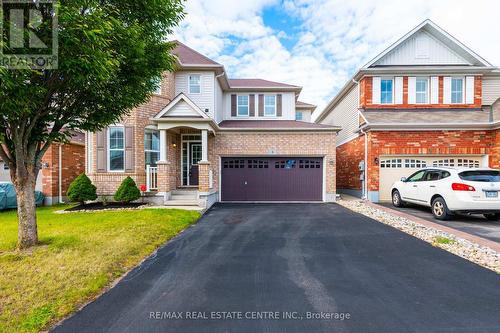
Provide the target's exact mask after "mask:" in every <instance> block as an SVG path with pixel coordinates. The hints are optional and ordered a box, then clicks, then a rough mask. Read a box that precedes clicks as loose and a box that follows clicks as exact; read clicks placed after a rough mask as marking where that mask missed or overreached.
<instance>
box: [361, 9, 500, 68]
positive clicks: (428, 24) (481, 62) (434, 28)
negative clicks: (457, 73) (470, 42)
mask: <svg viewBox="0 0 500 333" xmlns="http://www.w3.org/2000/svg"><path fill="white" fill-rule="evenodd" d="M420 32H426V33H428V34H429V35H431V36H432V37H434V38H435V39H436V40H438V41H439V42H440V43H442V44H443V45H444V46H445V47H447V48H448V49H449V50H451V51H452V52H453V53H455V54H456V55H458V56H459V57H461V58H463V59H464V60H465V61H466V62H467V63H468V64H470V65H473V66H480V67H491V66H492V65H491V64H490V63H489V62H488V61H486V60H485V59H484V58H482V57H481V56H479V55H478V54H477V53H475V52H474V51H472V50H471V49H470V48H468V47H467V46H465V45H464V44H463V43H461V42H460V41H459V40H457V39H456V38H455V37H453V36H452V35H450V34H449V33H447V32H446V31H445V30H444V29H442V28H441V27H439V26H438V25H437V24H435V23H434V22H432V21H431V20H429V19H427V20H425V21H423V22H422V23H420V24H419V25H417V26H416V27H415V28H414V29H412V30H411V31H410V32H408V33H407V34H406V35H404V36H403V37H401V38H400V39H398V40H397V41H396V42H395V43H393V44H392V45H390V46H389V47H388V48H386V49H385V50H384V51H382V52H381V53H380V54H379V55H377V56H376V57H375V58H373V59H372V60H370V61H369V62H368V63H367V64H365V65H364V66H363V67H362V68H363V69H366V68H369V67H373V66H376V64H377V62H379V61H380V60H381V59H382V58H384V57H385V56H387V55H388V54H389V53H391V52H392V51H393V50H395V49H396V48H398V47H399V46H401V45H402V44H403V43H404V42H406V41H407V40H409V39H410V38H412V37H413V36H415V35H416V34H418V33H420Z"/></svg>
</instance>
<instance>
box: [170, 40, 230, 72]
mask: <svg viewBox="0 0 500 333" xmlns="http://www.w3.org/2000/svg"><path fill="white" fill-rule="evenodd" d="M174 43H175V44H176V45H177V46H176V47H175V48H174V49H173V50H172V53H173V54H174V55H176V56H177V58H179V61H180V62H181V64H182V65H211V66H213V65H216V66H222V65H221V64H219V63H217V62H215V61H213V60H212V59H210V58H208V57H206V56H204V55H203V54H201V53H200V52H198V51H196V50H193V49H192V48H190V47H188V46H186V45H184V44H182V43H181V42H179V41H174Z"/></svg>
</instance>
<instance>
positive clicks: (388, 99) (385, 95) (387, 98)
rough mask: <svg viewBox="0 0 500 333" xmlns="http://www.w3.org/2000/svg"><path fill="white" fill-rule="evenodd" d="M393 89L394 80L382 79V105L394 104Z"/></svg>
mask: <svg viewBox="0 0 500 333" xmlns="http://www.w3.org/2000/svg"><path fill="white" fill-rule="evenodd" d="M393 87H394V80H393V79H392V78H391V79H386V78H382V79H381V80H380V103H382V104H392V103H393V96H392V95H393Z"/></svg>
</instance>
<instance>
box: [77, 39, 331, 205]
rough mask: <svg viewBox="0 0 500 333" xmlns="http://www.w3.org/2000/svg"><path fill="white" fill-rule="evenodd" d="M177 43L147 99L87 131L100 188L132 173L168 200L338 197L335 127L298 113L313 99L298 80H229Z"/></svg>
mask: <svg viewBox="0 0 500 333" xmlns="http://www.w3.org/2000/svg"><path fill="white" fill-rule="evenodd" d="M176 43H177V47H176V48H175V50H174V52H173V53H174V54H175V55H176V56H177V68H176V71H175V72H174V73H166V74H165V75H164V76H163V78H162V80H161V85H160V87H159V89H158V91H157V92H156V94H154V95H153V96H152V97H151V99H150V101H149V102H148V103H146V104H144V105H142V106H141V107H139V108H137V109H135V110H133V111H132V112H131V114H130V115H129V116H126V117H124V118H123V119H122V121H121V122H120V123H119V124H115V125H113V126H109V127H108V128H107V129H106V130H104V131H101V132H99V133H88V134H87V157H88V159H87V160H88V163H87V173H88V174H89V176H90V177H91V179H92V181H93V183H94V184H95V185H96V186H97V188H98V194H99V195H103V196H111V195H113V193H114V192H115V191H116V189H117V188H118V186H119V184H120V182H121V181H122V180H123V179H124V178H125V177H126V176H131V177H132V178H133V179H134V180H135V181H136V183H137V184H138V185H139V186H140V185H146V187H147V190H148V191H147V193H146V194H147V200H149V201H154V202H156V203H159V204H165V205H200V206H202V207H208V206H210V205H211V204H213V203H214V202H216V201H267V202H269V201H287V202H288V201H334V200H335V188H336V186H335V137H336V133H337V132H338V130H339V128H336V127H333V126H329V125H320V124H315V123H312V122H310V121H304V120H307V119H309V120H310V116H311V113H312V112H313V111H314V108H315V106H314V105H311V104H308V103H303V102H300V101H298V96H299V94H300V91H301V87H298V86H294V85H289V84H284V83H278V82H272V81H267V80H262V79H228V77H227V75H226V71H225V69H224V67H223V66H222V65H220V64H218V63H216V62H215V61H213V60H211V59H209V58H207V57H205V56H203V55H202V54H200V53H198V52H196V51H195V50H193V49H190V48H189V47H187V46H186V45H184V44H182V43H180V42H176ZM297 119H302V121H301V120H297Z"/></svg>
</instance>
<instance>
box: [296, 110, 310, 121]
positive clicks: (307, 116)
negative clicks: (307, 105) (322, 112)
mask: <svg viewBox="0 0 500 333" xmlns="http://www.w3.org/2000/svg"><path fill="white" fill-rule="evenodd" d="M295 112H302V120H301V121H305V122H308V123H310V122H311V111H308V110H304V109H297V110H295Z"/></svg>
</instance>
